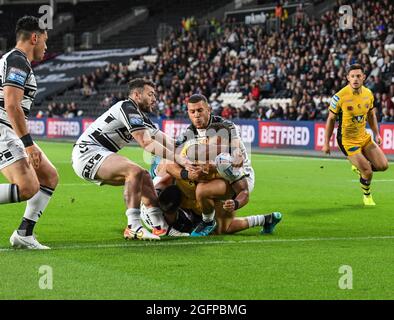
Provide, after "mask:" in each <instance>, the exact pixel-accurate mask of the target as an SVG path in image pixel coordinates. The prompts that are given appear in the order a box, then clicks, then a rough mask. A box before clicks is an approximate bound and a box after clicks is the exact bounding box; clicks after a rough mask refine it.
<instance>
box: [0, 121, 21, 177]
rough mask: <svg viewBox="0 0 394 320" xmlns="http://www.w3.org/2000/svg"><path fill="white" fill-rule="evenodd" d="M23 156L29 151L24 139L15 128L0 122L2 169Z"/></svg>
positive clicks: (0, 167)
mask: <svg viewBox="0 0 394 320" xmlns="http://www.w3.org/2000/svg"><path fill="white" fill-rule="evenodd" d="M23 158H27V153H26V151H25V147H24V145H23V143H22V140H21V139H19V137H18V136H17V135H16V133H15V132H14V130H12V129H11V128H9V127H7V126H6V125H3V124H0V170H2V169H4V168H5V167H8V166H9V165H11V164H13V163H14V162H16V161H18V160H20V159H23Z"/></svg>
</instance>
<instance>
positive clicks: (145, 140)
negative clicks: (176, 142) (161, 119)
mask: <svg viewBox="0 0 394 320" xmlns="http://www.w3.org/2000/svg"><path fill="white" fill-rule="evenodd" d="M131 135H132V136H133V138H134V139H135V141H136V142H137V143H138V144H139V145H140V146H141V147H142V148H143V149H144V150H145V151H147V152H149V153H151V154H154V155H155V156H159V157H161V158H164V159H166V160H169V161H173V162H178V163H184V161H185V160H184V159H182V158H181V157H180V156H179V155H177V154H176V153H175V150H174V149H173V148H171V149H169V148H167V146H164V145H163V144H162V142H161V141H159V140H157V139H156V135H155V134H154V135H152V133H151V131H150V130H149V129H139V130H134V131H132V132H131Z"/></svg>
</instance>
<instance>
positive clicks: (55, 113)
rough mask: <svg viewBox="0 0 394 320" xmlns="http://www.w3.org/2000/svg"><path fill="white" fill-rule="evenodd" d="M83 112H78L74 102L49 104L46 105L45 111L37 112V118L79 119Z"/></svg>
mask: <svg viewBox="0 0 394 320" xmlns="http://www.w3.org/2000/svg"><path fill="white" fill-rule="evenodd" d="M82 115H83V111H82V110H79V109H78V107H77V105H76V103H75V102H71V103H68V104H67V105H66V104H65V103H56V102H51V103H49V104H48V108H47V110H45V111H39V112H38V113H37V116H36V117H37V118H42V117H48V118H75V117H81V116H82Z"/></svg>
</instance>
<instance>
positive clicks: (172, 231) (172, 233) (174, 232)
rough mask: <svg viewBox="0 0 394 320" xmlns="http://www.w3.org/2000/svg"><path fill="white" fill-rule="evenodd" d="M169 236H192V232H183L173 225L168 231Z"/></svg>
mask: <svg viewBox="0 0 394 320" xmlns="http://www.w3.org/2000/svg"><path fill="white" fill-rule="evenodd" d="M167 236H169V237H190V233H187V232H181V231H178V230H177V229H175V228H173V227H170V228H169V229H168V231H167Z"/></svg>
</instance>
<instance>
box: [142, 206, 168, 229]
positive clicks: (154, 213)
mask: <svg viewBox="0 0 394 320" xmlns="http://www.w3.org/2000/svg"><path fill="white" fill-rule="evenodd" d="M146 213H147V215H148V216H149V218H150V219H151V221H152V224H153V226H155V227H161V228H162V229H168V224H167V222H166V220H165V219H164V215H163V211H161V209H160V208H158V207H152V208H146Z"/></svg>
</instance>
